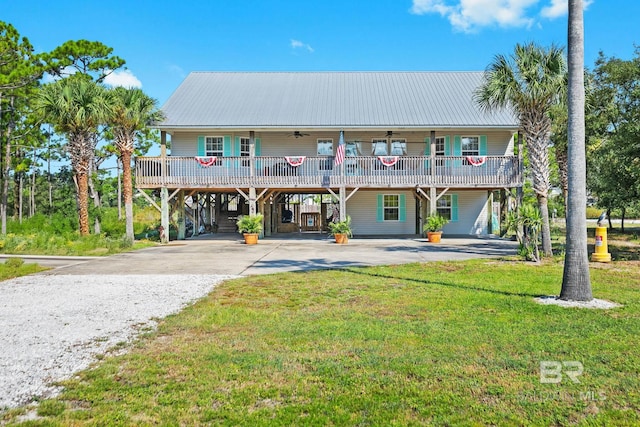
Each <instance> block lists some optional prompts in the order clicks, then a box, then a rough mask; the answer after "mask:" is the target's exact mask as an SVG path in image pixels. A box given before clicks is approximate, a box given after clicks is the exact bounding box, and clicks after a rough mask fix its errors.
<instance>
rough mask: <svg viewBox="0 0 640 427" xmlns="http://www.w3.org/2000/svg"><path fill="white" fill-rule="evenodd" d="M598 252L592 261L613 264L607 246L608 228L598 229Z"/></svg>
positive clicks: (593, 255)
mask: <svg viewBox="0 0 640 427" xmlns="http://www.w3.org/2000/svg"><path fill="white" fill-rule="evenodd" d="M595 247H596V250H595V252H594V253H593V254H591V261H595V262H611V254H610V253H609V248H608V245H607V227H600V226H598V227H596V244H595Z"/></svg>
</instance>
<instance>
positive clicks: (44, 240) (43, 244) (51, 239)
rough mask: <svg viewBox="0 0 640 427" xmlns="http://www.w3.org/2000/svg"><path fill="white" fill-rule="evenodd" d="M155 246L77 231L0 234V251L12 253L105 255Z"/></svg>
mask: <svg viewBox="0 0 640 427" xmlns="http://www.w3.org/2000/svg"><path fill="white" fill-rule="evenodd" d="M152 245H156V243H153V242H150V241H148V240H139V241H135V242H134V243H133V244H132V243H131V242H130V241H129V240H127V239H126V238H124V237H123V238H117V239H116V238H110V237H106V236H104V235H95V234H92V235H89V236H83V237H81V236H79V235H78V234H77V233H66V234H56V233H52V232H39V233H37V232H33V233H24V234H13V233H9V234H6V235H4V236H0V252H1V253H4V254H16V255H26V254H28V255H58V256H79V255H89V256H106V255H113V254H116V253H120V252H127V251H131V250H135V249H141V248H144V247H148V246H152Z"/></svg>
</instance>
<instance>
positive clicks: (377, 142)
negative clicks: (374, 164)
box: [371, 139, 389, 156]
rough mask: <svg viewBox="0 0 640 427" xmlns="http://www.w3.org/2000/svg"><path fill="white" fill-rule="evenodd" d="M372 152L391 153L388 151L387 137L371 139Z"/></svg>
mask: <svg viewBox="0 0 640 427" xmlns="http://www.w3.org/2000/svg"><path fill="white" fill-rule="evenodd" d="M371 154H373V155H374V156H386V155H387V154H389V152H388V151H387V140H386V139H374V140H373V141H371Z"/></svg>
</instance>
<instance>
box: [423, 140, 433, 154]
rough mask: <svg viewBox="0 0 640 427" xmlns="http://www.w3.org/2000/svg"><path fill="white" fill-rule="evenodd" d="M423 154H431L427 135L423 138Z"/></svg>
mask: <svg viewBox="0 0 640 427" xmlns="http://www.w3.org/2000/svg"><path fill="white" fill-rule="evenodd" d="M424 155H425V156H430V155H431V138H429V137H426V138H425V139H424Z"/></svg>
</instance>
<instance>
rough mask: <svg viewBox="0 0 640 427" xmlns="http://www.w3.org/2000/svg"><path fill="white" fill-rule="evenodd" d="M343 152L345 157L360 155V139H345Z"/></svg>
mask: <svg viewBox="0 0 640 427" xmlns="http://www.w3.org/2000/svg"><path fill="white" fill-rule="evenodd" d="M345 154H346V156H347V157H358V156H361V155H362V154H361V152H360V141H347V142H346V146H345Z"/></svg>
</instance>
